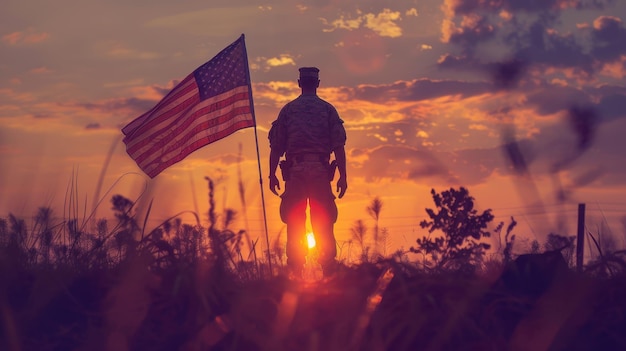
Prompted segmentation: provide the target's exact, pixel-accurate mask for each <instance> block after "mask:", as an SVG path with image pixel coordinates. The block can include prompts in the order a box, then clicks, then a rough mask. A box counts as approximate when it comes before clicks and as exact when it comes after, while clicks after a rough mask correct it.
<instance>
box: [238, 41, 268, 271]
mask: <svg viewBox="0 0 626 351" xmlns="http://www.w3.org/2000/svg"><path fill="white" fill-rule="evenodd" d="M241 39H242V41H243V51H244V56H245V57H246V76H247V81H248V88H249V93H248V96H249V97H250V113H251V114H252V120H253V121H254V141H255V145H256V159H257V166H258V167H259V185H260V186H261V207H262V208H263V224H264V226H265V241H266V243H267V259H268V262H269V268H270V275H273V274H274V271H273V269H272V256H271V254H270V237H269V234H268V231H267V212H266V210H265V192H264V191H263V172H262V171H261V154H260V153H259V137H258V133H257V128H256V115H255V113H254V100H253V99H252V80H251V79H250V67H249V66H248V51H247V49H246V38H245V36H244V34H241Z"/></svg>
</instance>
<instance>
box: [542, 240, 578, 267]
mask: <svg viewBox="0 0 626 351" xmlns="http://www.w3.org/2000/svg"><path fill="white" fill-rule="evenodd" d="M575 240H576V236H563V235H559V234H555V233H550V234H548V237H547V238H546V242H545V244H544V245H543V247H544V249H545V250H546V251H561V254H562V255H563V258H564V259H565V262H567V264H568V265H569V266H572V264H573V262H574V249H575V248H576V246H575V245H574V241H575Z"/></svg>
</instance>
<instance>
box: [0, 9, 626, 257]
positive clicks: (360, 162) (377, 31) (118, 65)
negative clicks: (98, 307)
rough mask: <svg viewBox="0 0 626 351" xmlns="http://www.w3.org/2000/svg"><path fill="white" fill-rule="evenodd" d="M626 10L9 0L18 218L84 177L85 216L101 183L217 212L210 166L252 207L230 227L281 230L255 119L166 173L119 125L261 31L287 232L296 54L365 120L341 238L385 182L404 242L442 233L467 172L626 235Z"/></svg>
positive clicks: (0, 198)
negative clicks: (442, 207) (437, 202)
mask: <svg viewBox="0 0 626 351" xmlns="http://www.w3.org/2000/svg"><path fill="white" fill-rule="evenodd" d="M624 21H626V2H624V1H617V0H615V1H611V0H543V1H530V0H500V1H487V0H443V1H442V0H393V1H390V0H387V1H381V0H366V1H352V0H315V1H314V0H311V1H295V0H273V1H271V0H270V1H263V2H256V3H255V2H254V1H243V0H228V1H225V0H211V1H196V0H184V1H175V2H173V1H161V0H150V1H145V0H144V1H139V0H137V1H116V0H113V1H92V0H87V1H85V0H82V1H76V0H57V1H54V2H50V1H42V0H31V1H23V0H3V1H2V2H0V57H1V59H0V194H1V195H0V217H5V216H6V215H7V214H8V213H14V214H17V215H20V216H25V217H28V216H31V215H32V214H33V213H34V211H35V210H36V209H37V208H38V207H40V206H51V207H52V208H53V209H54V211H55V213H56V215H57V216H58V217H64V216H65V217H67V216H68V213H69V211H68V210H67V207H68V206H67V204H68V201H67V200H66V198H67V197H68V196H69V195H67V194H69V192H70V191H72V192H73V193H74V195H75V198H77V199H78V202H79V205H78V208H79V212H80V215H81V216H82V213H83V211H86V212H90V211H91V210H92V209H93V206H94V204H95V202H96V201H97V200H98V199H99V198H103V199H104V200H103V201H102V203H101V205H100V206H99V207H98V210H97V211H98V212H97V215H98V217H105V216H110V215H111V211H110V208H111V204H110V201H109V200H110V197H111V196H112V195H113V194H122V195H124V196H126V197H128V198H131V199H133V200H135V199H138V198H140V201H139V207H140V210H141V208H144V209H145V207H146V204H147V203H148V202H149V201H150V200H151V199H154V205H153V209H152V213H151V214H150V223H153V225H156V223H158V222H159V221H162V220H164V219H166V218H168V217H170V216H173V215H175V214H177V213H179V212H183V211H198V212H200V214H201V219H202V220H203V221H204V222H205V223H206V219H207V216H206V211H207V209H208V204H207V203H208V200H207V182H206V180H205V178H204V177H206V176H208V177H210V178H212V179H213V180H215V181H216V206H217V211H218V212H221V211H222V210H223V209H224V208H226V207H227V208H232V209H235V210H236V211H238V213H239V216H238V221H237V222H236V223H235V224H234V225H233V226H232V229H235V230H238V229H246V228H247V229H248V230H249V232H250V233H251V236H252V237H253V238H259V237H261V241H264V240H265V239H264V237H263V236H264V229H263V212H262V210H261V209H262V206H261V205H262V201H261V189H260V187H259V173H258V168H257V158H256V148H255V134H254V129H252V128H248V129H244V130H241V131H239V132H236V133H235V134H233V135H232V136H230V137H228V138H226V139H223V140H220V141H218V142H216V143H213V144H210V145H208V146H206V147H204V148H202V149H200V150H199V151H197V152H195V153H193V154H192V155H190V156H189V157H187V158H186V159H185V160H183V161H182V162H180V163H178V164H176V165H174V166H173V167H171V168H169V169H167V170H166V171H164V172H163V173H161V174H160V175H159V176H157V177H156V178H154V179H152V180H150V179H149V177H147V176H146V175H145V174H143V173H141V171H140V170H139V168H138V167H137V165H136V164H135V163H134V161H133V160H132V159H131V158H130V157H129V156H128V155H127V154H126V152H125V148H124V144H123V143H122V142H121V136H122V134H121V131H120V128H121V127H123V126H124V125H125V124H127V123H128V122H130V121H131V120H133V119H134V118H136V117H137V116H139V115H141V114H142V113H143V112H145V111H147V110H148V109H150V108H151V107H152V106H153V105H154V104H155V103H156V102H158V100H159V99H160V98H161V97H162V96H163V95H164V94H165V93H166V92H167V91H169V89H171V88H172V87H173V86H174V85H175V84H176V83H177V82H179V81H180V80H181V79H182V78H184V77H185V76H186V75H188V74H189V73H191V72H192V71H193V70H194V69H195V68H197V67H198V66H200V65H202V64H203V63H205V62H206V61H208V60H209V59H211V58H212V57H213V56H214V55H216V54H217V53H218V52H219V51H220V50H221V49H223V48H224V47H226V46H227V45H228V44H230V43H232V42H233V41H234V40H236V39H237V38H238V37H239V36H240V35H241V34H242V33H243V34H245V37H246V46H247V51H248V59H249V63H250V69H251V72H250V73H251V80H252V87H253V97H254V102H255V106H254V108H255V111H256V118H257V133H258V142H259V148H260V154H261V166H262V178H263V186H264V188H265V189H264V194H265V203H266V209H267V219H268V228H269V234H270V237H271V238H275V237H276V236H277V233H279V232H280V231H281V229H282V228H283V225H282V223H281V222H280V219H279V217H278V210H277V206H278V203H279V199H278V198H277V197H275V196H274V195H273V194H272V193H271V192H270V191H269V190H268V188H267V176H268V167H267V157H268V151H269V145H268V141H267V132H268V129H269V126H270V123H271V122H272V121H273V120H274V119H275V118H276V116H277V114H278V111H279V109H280V108H281V107H282V106H283V105H284V104H285V103H286V102H288V101H290V100H291V99H293V98H295V97H296V96H297V95H298V94H299V92H300V91H299V89H298V86H297V82H296V79H297V77H298V67H301V66H317V67H319V68H320V80H321V86H320V89H319V90H318V95H320V97H322V98H323V99H325V100H327V101H329V102H331V103H333V104H334V105H335V107H336V108H337V110H338V111H339V114H340V116H341V117H342V119H343V120H344V121H345V127H346V129H347V135H348V142H347V145H346V150H347V154H348V186H349V188H348V192H347V194H346V196H345V197H344V198H343V199H340V200H337V203H338V206H339V213H340V214H339V222H338V223H337V225H336V236H337V238H338V240H339V241H340V243H342V242H344V241H345V240H348V239H350V227H352V225H353V223H354V221H355V220H357V219H363V220H364V221H366V223H367V224H368V226H369V227H370V228H371V227H373V225H374V222H373V220H372V219H371V217H370V216H369V215H368V214H367V212H366V207H367V205H368V204H369V203H370V202H371V200H372V199H373V198H374V197H376V196H378V197H380V198H381V199H382V201H383V203H384V207H383V210H382V212H381V217H380V226H381V227H383V228H387V229H388V231H389V235H390V246H391V247H392V248H393V249H395V248H399V247H404V248H408V247H410V246H411V245H414V243H415V239H416V238H417V237H418V236H421V235H423V234H424V233H425V232H424V230H422V229H421V228H420V227H419V222H420V221H421V220H423V219H424V218H425V215H426V212H425V211H424V209H425V208H426V207H429V208H432V207H433V206H434V204H433V201H432V198H431V195H430V189H431V188H434V189H435V190H437V191H438V192H441V191H443V190H446V189H448V188H450V187H459V186H465V187H467V188H468V189H469V191H470V194H471V195H472V196H473V197H474V198H475V199H476V204H477V206H478V208H479V209H480V210H481V211H482V210H484V209H487V208H491V209H492V210H493V214H494V215H495V216H496V219H495V221H494V224H495V223H497V222H499V221H505V223H506V224H508V222H509V218H510V217H511V216H514V217H515V219H516V220H517V221H518V223H519V226H518V229H517V230H516V232H517V234H518V235H519V236H521V237H526V238H530V239H533V238H537V239H538V240H540V241H543V240H544V239H545V237H546V235H547V234H548V233H550V232H555V233H560V234H564V235H565V234H566V235H573V234H575V233H576V214H577V204H578V203H586V204H587V228H588V230H590V231H591V232H592V233H597V232H598V231H602V232H603V234H607V235H612V236H613V238H614V239H615V240H616V242H617V243H619V245H620V246H622V245H624V243H625V240H626V238H625V231H626V219H625V218H626V217H624V216H626V160H625V157H624V152H625V151H624V150H626V136H625V135H624V134H625V132H626V84H625V83H626V24H625V23H624ZM240 145H241V155H242V159H241V160H240V157H239V150H240ZM503 145H509V147H503ZM110 150H112V153H111V155H112V157H111V160H110V163H109V165H108V168H106V169H105V170H104V171H105V177H104V180H103V184H102V187H101V190H98V189H99V188H98V186H97V181H98V179H99V177H100V174H101V173H102V172H103V168H104V165H105V164H107V162H106V160H107V155H108V154H109V153H110ZM507 155H512V157H509V156H507ZM239 160H240V162H239ZM239 171H240V172H241V178H242V181H243V184H244V188H245V202H246V206H247V207H246V209H247V210H246V211H244V210H243V206H242V201H241V199H240V196H239V193H238V187H237V182H238V179H239V176H238V174H239ZM68 189H69V190H68ZM107 191H108V193H107ZM140 195H141V197H140ZM96 197H97V198H96ZM94 200H96V201H94ZM182 218H183V220H184V221H192V218H193V217H192V216H191V215H189V214H184V215H182ZM496 246H497V244H496Z"/></svg>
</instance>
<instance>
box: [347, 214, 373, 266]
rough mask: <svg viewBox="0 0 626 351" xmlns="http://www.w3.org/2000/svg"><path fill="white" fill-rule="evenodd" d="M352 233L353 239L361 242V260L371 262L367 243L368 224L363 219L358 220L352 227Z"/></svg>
mask: <svg viewBox="0 0 626 351" xmlns="http://www.w3.org/2000/svg"><path fill="white" fill-rule="evenodd" d="M350 233H352V239H353V240H354V241H356V242H357V243H358V244H359V247H360V248H361V256H360V261H361V262H369V246H367V245H366V237H367V226H366V225H365V223H364V222H363V221H362V220H360V219H359V220H357V221H355V222H354V224H353V225H352V228H350Z"/></svg>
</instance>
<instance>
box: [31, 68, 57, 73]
mask: <svg viewBox="0 0 626 351" xmlns="http://www.w3.org/2000/svg"><path fill="white" fill-rule="evenodd" d="M30 73H32V74H45V73H52V70H51V69H49V68H48V67H37V68H33V69H31V70H30Z"/></svg>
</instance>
